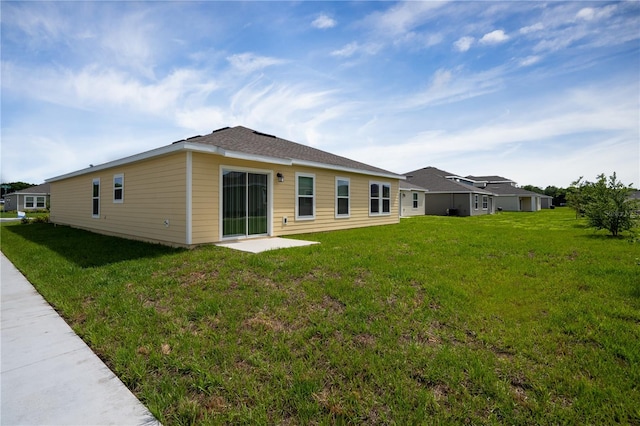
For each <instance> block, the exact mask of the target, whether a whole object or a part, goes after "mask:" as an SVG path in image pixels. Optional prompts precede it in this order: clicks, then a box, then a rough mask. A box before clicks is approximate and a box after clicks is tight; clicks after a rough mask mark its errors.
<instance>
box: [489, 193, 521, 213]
mask: <svg viewBox="0 0 640 426" xmlns="http://www.w3.org/2000/svg"><path fill="white" fill-rule="evenodd" d="M493 199H494V201H495V208H496V210H498V209H499V208H502V210H504V211H506V212H519V211H520V201H519V197H517V196H504V197H499V196H498V197H494V198H493Z"/></svg>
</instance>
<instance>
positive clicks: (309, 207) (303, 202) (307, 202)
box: [296, 173, 316, 220]
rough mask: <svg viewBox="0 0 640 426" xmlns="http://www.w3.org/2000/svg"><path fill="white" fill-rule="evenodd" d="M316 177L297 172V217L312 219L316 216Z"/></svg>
mask: <svg viewBox="0 0 640 426" xmlns="http://www.w3.org/2000/svg"><path fill="white" fill-rule="evenodd" d="M315 194H316V177H315V175H312V174H304V173H296V219H299V220H311V219H315V217H316V202H315Z"/></svg>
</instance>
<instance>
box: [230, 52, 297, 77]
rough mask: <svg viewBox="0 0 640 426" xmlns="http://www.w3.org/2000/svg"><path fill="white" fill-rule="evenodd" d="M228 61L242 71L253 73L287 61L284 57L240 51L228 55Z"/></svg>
mask: <svg viewBox="0 0 640 426" xmlns="http://www.w3.org/2000/svg"><path fill="white" fill-rule="evenodd" d="M227 61H229V63H230V64H231V66H232V67H233V68H235V69H236V70H237V71H239V72H241V73H245V74H248V73H252V72H255V71H259V70H261V69H264V68H267V67H270V66H272V65H280V64H283V63H285V61H284V60H282V59H277V58H270V57H268V56H258V55H256V54H254V53H250V52H248V53H239V54H236V55H231V56H229V57H227Z"/></svg>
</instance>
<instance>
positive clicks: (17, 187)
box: [0, 182, 36, 198]
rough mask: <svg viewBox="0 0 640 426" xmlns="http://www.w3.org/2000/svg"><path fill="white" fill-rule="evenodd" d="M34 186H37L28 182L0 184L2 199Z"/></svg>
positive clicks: (0, 196)
mask: <svg viewBox="0 0 640 426" xmlns="http://www.w3.org/2000/svg"><path fill="white" fill-rule="evenodd" d="M32 186H36V185H35V184H33V183H26V182H3V183H1V184H0V198H4V196H5V195H7V194H11V193H12V192H16V191H22V190H23V189H27V188H31V187H32Z"/></svg>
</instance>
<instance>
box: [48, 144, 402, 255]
mask: <svg viewBox="0 0 640 426" xmlns="http://www.w3.org/2000/svg"><path fill="white" fill-rule="evenodd" d="M223 168H228V169H236V170H246V171H258V172H261V173H266V174H267V175H268V177H269V178H270V182H269V183H268V185H269V215H270V219H271V220H270V222H269V224H268V228H269V235H272V236H283V235H292V234H300V233H309V232H321V231H331V230H339V229H348V228H357V227H364V226H372V225H384V224H393V223H398V222H399V220H400V219H399V181H398V180H397V179H383V178H379V177H371V176H366V175H361V174H356V173H342V172H335V171H331V170H323V169H315V168H309V167H292V166H278V165H275V164H268V163H262V162H256V161H247V160H238V159H232V158H226V157H221V156H218V155H212V154H205V153H197V152H179V153H175V154H171V155H167V156H163V157H156V158H152V159H148V160H144V161H140V162H136V163H132V164H127V165H124V166H116V167H112V168H109V169H105V170H100V171H97V172H95V173H87V174H84V175H81V176H76V177H71V178H67V179H63V180H60V181H54V182H51V214H50V219H51V221H52V222H53V223H57V224H61V225H70V226H73V227H77V228H82V229H87V230H91V231H94V232H99V233H104V234H109V235H116V236H121V237H126V238H133V239H139V240H144V241H152V242H162V243H167V244H172V245H180V246H191V245H197V244H206V243H214V242H218V241H221V240H222V233H221V216H222V212H221V193H220V189H221V171H222V169H223ZM189 169H190V170H191V172H192V173H191V178H190V179H188V170H189ZM278 172H279V173H282V174H283V175H284V176H285V179H284V182H278V180H277V177H276V174H277V173H278ZM296 173H309V174H314V175H315V189H316V194H315V205H316V209H315V218H314V219H312V220H296V217H295V206H296V194H295V175H296ZM116 174H123V176H124V191H123V193H124V196H123V201H122V202H114V187H113V178H114V175H116ZM336 177H342V178H348V179H349V180H350V200H349V201H350V203H349V204H350V215H349V217H346V218H336V216H335V213H336V207H335V205H336ZM95 178H99V179H100V217H99V218H94V217H92V183H93V180H94V179H95ZM372 181H375V182H382V183H389V184H390V186H391V192H390V195H391V199H390V205H391V207H390V208H391V211H390V213H389V214H387V215H380V216H370V215H369V184H370V182H372ZM189 187H190V188H191V197H188V195H187V193H188V188H189ZM189 216H190V218H191V221H190V222H189ZM285 217H286V218H287V223H286V224H285V223H283V218H285ZM189 226H190V229H189ZM189 230H190V231H191V232H189Z"/></svg>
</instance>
